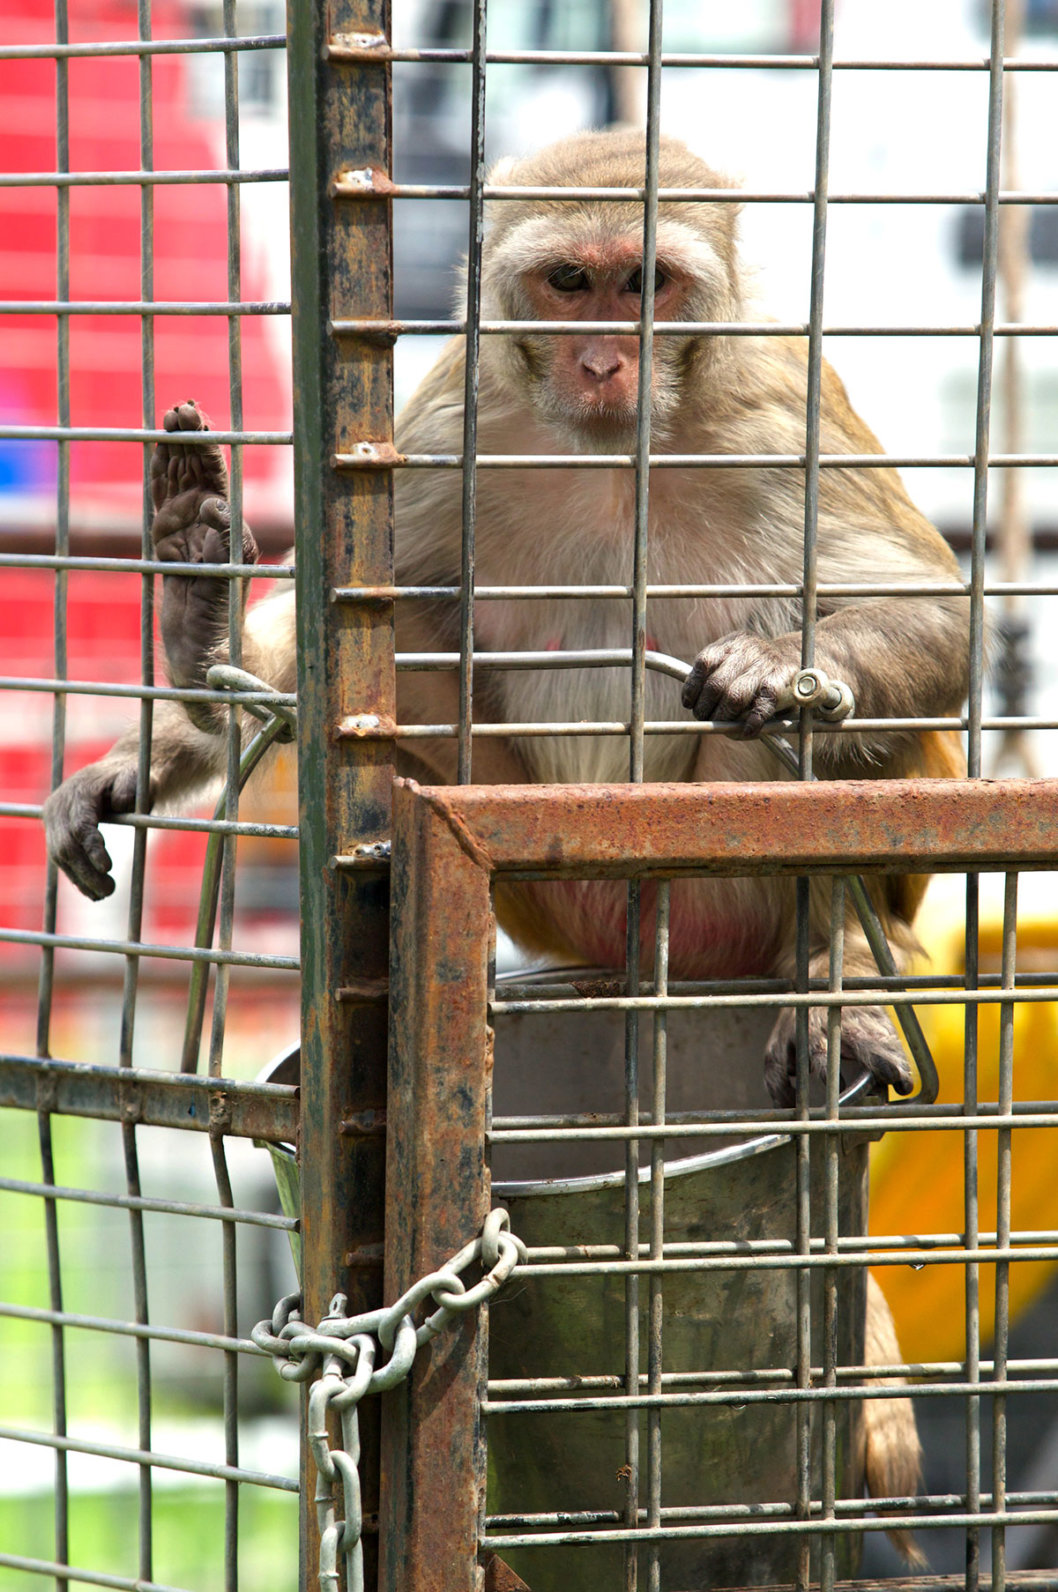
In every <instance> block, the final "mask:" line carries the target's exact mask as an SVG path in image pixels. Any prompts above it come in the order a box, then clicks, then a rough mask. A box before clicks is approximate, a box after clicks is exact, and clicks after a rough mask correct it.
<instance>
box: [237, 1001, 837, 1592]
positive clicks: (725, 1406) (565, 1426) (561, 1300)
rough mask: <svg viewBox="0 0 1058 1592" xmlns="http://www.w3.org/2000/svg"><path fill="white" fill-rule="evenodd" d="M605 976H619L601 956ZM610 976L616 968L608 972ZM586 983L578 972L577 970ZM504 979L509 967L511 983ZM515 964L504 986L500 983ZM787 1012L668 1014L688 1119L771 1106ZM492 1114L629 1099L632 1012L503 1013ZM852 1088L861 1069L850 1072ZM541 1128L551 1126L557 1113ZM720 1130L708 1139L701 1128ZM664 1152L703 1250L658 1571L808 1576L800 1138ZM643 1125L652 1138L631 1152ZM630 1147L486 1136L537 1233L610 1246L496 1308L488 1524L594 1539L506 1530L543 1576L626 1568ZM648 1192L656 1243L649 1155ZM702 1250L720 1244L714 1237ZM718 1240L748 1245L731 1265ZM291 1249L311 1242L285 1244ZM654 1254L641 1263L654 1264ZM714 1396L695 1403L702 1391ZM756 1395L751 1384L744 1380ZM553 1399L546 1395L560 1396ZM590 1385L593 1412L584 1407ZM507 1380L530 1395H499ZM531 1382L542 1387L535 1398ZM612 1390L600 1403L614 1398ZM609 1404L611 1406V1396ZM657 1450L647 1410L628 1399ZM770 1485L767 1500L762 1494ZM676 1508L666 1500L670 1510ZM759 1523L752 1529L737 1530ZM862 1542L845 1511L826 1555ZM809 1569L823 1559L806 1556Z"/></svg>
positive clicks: (815, 1198) (665, 1327) (602, 1580)
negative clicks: (781, 1020) (589, 1263)
mask: <svg viewBox="0 0 1058 1592" xmlns="http://www.w3.org/2000/svg"><path fill="white" fill-rule="evenodd" d="M599 978H600V975H598V974H587V973H585V972H584V971H583V970H578V971H577V972H576V973H568V972H561V973H546V974H537V975H534V976H532V977H529V978H526V976H525V975H518V976H517V984H518V985H519V986H526V985H529V986H532V987H535V988H537V989H539V991H540V993H541V994H550V995H555V994H556V993H562V992H563V987H564V986H566V985H568V986H570V987H571V988H574V989H576V990H578V991H582V992H583V991H585V990H587V989H589V988H592V987H594V988H596V989H597V988H599V987H600V984H599ZM603 978H604V979H605V978H606V975H603ZM613 978H614V975H609V981H610V982H611V983H612V981H613ZM586 981H587V982H586ZM506 982H507V984H508V988H509V987H510V983H511V981H509V980H508V981H506ZM504 983H505V981H504V980H503V979H501V980H500V981H499V984H498V988H497V994H498V995H500V994H501V993H503V991H504ZM773 1016H774V1014H773V1013H771V1012H769V1011H767V1010H758V1011H755V1010H753V1009H747V1008H739V1009H717V1008H713V1009H707V1008H698V1009H690V1010H689V1009H682V1010H677V1011H672V1012H670V1013H669V1014H668V1023H667V1026H668V1034H667V1052H668V1058H667V1080H666V1090H665V1094H666V1115H667V1117H668V1118H669V1120H672V1121H677V1122H678V1121H680V1120H681V1118H684V1119H685V1117H686V1115H687V1114H689V1113H693V1112H699V1113H704V1112H709V1113H715V1112H717V1111H730V1112H731V1113H732V1115H736V1114H739V1113H744V1112H747V1111H753V1110H758V1111H764V1112H765V1113H766V1114H771V1113H768V1100H767V1095H766V1093H765V1090H764V1084H763V1075H762V1067H761V1057H762V1056H763V1052H764V1046H765V1042H766V1039H767V1034H768V1030H769V1027H770V1024H771V1022H772V1020H773ZM495 1027H496V1046H495V1056H496V1069H495V1075H494V1100H493V1105H494V1115H495V1117H496V1118H497V1119H498V1120H504V1121H512V1120H518V1121H529V1120H530V1119H536V1120H537V1121H539V1122H540V1123H545V1122H548V1121H555V1120H557V1119H558V1120H560V1119H562V1118H565V1119H566V1120H567V1121H572V1120H573V1119H578V1120H583V1119H584V1117H585V1116H589V1115H590V1116H592V1117H594V1119H595V1120H596V1121H598V1122H605V1121H607V1120H611V1119H612V1118H613V1117H614V1116H617V1115H620V1112H621V1107H622V1102H623V1100H624V1096H625V1089H626V1029H625V1018H624V1015H623V1014H622V1013H619V1012H614V1011H605V1010H603V1011H600V1010H598V1009H585V1010H583V1011H580V1012H561V1013H547V1012H542V1013H540V1014H535V1013H521V1012H518V1013H504V1012H500V1013H498V1014H497V1016H496V1022H495ZM649 1029H650V1021H649V1018H647V1017H645V1016H644V1017H641V1019H640V1022H639V1033H638V1034H637V1041H638V1045H637V1048H638V1050H639V1052H640V1054H641V1055H642V1057H643V1065H642V1066H641V1067H640V1069H639V1084H640V1088H639V1095H640V1100H641V1103H642V1109H643V1116H642V1121H643V1122H644V1123H646V1122H648V1121H649V1120H650V1117H649V1101H650V1099H651V1094H652V1089H653V1078H652V1075H651V1074H652V1069H651V1064H650V1053H651V1045H650V1042H649V1040H650V1034H649ZM297 1066H298V1055H297V1051H296V1050H293V1051H290V1052H288V1053H286V1054H285V1055H284V1056H282V1057H281V1058H279V1060H278V1061H277V1062H276V1063H275V1064H273V1067H272V1068H270V1069H269V1074H268V1076H269V1077H270V1079H271V1080H272V1081H273V1082H292V1081H296V1076H297ZM853 1092H855V1093H856V1094H857V1095H859V1094H860V1093H862V1089H861V1088H860V1087H856V1088H855V1090H854V1091H853ZM545 1131H546V1130H545ZM706 1142H708V1144H709V1145H710V1146H711V1147H710V1148H708V1149H702V1148H701V1146H702V1145H703V1144H705V1143H706ZM678 1146H679V1150H680V1151H683V1152H685V1151H686V1149H687V1148H692V1149H694V1150H695V1151H696V1153H694V1154H691V1155H687V1154H686V1153H677V1155H676V1156H675V1157H674V1158H672V1159H667V1160H666V1163H665V1179H664V1196H663V1198H664V1228H665V1241H666V1245H667V1246H668V1245H671V1244H684V1245H686V1246H687V1248H688V1250H694V1251H695V1254H696V1255H697V1256H698V1257H699V1258H697V1259H695V1258H689V1259H688V1263H687V1266H686V1269H683V1270H679V1271H676V1272H675V1273H669V1274H666V1275H665V1278H664V1281H663V1284H662V1301H663V1302H662V1320H661V1337H662V1364H663V1373H662V1379H663V1388H664V1392H665V1393H666V1394H667V1395H671V1394H679V1393H685V1394H686V1395H688V1401H687V1403H686V1404H685V1405H683V1406H682V1407H677V1408H669V1409H666V1411H665V1413H664V1416H663V1418H662V1439H661V1467H662V1468H661V1494H662V1499H663V1506H662V1507H663V1511H669V1512H671V1514H672V1515H673V1516H678V1519H673V1521H672V1523H671V1524H669V1523H666V1524H665V1527H664V1541H663V1543H662V1545H661V1551H660V1569H661V1586H662V1587H663V1588H670V1589H673V1592H676V1589H689V1588H692V1587H704V1586H725V1585H728V1586H734V1585H740V1586H753V1585H768V1584H781V1583H783V1582H788V1581H790V1580H792V1579H793V1578H794V1576H795V1574H796V1569H797V1559H798V1549H799V1541H800V1539H799V1537H798V1536H797V1535H795V1534H793V1533H791V1532H789V1531H787V1532H786V1533H785V1534H784V1533H783V1532H782V1530H781V1529H780V1530H779V1531H771V1532H769V1531H768V1530H767V1529H766V1526H765V1524H764V1522H765V1521H766V1520H767V1519H768V1518H769V1516H770V1517H771V1518H773V1519H776V1520H778V1521H780V1522H781V1521H783V1520H784V1519H785V1520H790V1521H792V1520H795V1519H796V1518H797V1515H796V1503H795V1495H796V1475H797V1458H796V1449H795V1444H796V1413H795V1412H796V1406H795V1405H794V1404H793V1403H791V1402H788V1401H783V1402H777V1401H775V1400H774V1399H773V1398H769V1397H768V1393H769V1392H772V1393H774V1392H775V1391H776V1390H778V1389H782V1388H789V1387H790V1385H791V1383H792V1379H793V1374H794V1373H793V1367H794V1366H795V1364H796V1361H797V1315H798V1311H797V1274H796V1269H795V1265H794V1264H793V1257H794V1255H795V1253H796V1247H797V1232H796V1228H797V1221H796V1186H797V1180H796V1155H797V1150H796V1146H795V1144H794V1143H793V1142H791V1141H790V1140H789V1139H788V1138H786V1137H785V1136H782V1135H778V1134H775V1133H770V1134H762V1135H760V1136H758V1137H754V1138H750V1139H746V1138H745V1137H744V1136H738V1137H736V1136H732V1138H731V1140H730V1141H724V1140H720V1141H718V1140H716V1139H715V1138H713V1139H710V1140H709V1141H705V1140H704V1139H703V1140H695V1139H690V1140H688V1139H686V1138H685V1139H682V1140H680V1141H678ZM268 1149H269V1150H270V1152H271V1153H272V1156H273V1160H274V1163H275V1167H276V1176H277V1181H278V1184H279V1189H280V1197H281V1201H282V1204H283V1208H284V1210H285V1211H286V1212H287V1214H288V1215H292V1214H296V1213H297V1202H298V1191H297V1169H296V1165H295V1162H294V1157H293V1152H292V1151H291V1150H289V1149H288V1148H287V1147H285V1146H276V1145H269V1146H268ZM649 1151H650V1141H649V1140H643V1141H640V1154H639V1160H640V1161H641V1162H643V1161H645V1160H647V1159H649ZM624 1157H625V1144H624V1143H622V1142H620V1141H618V1140H608V1141H607V1140H604V1141H601V1142H600V1141H598V1140H594V1141H591V1140H587V1139H585V1138H584V1137H583V1136H579V1135H578V1134H577V1130H576V1127H571V1128H569V1129H568V1130H562V1131H561V1132H559V1133H555V1134H553V1135H552V1136H551V1138H549V1139H546V1138H545V1139H544V1140H543V1141H542V1142H537V1143H528V1144H514V1145H512V1144H507V1143H502V1144H500V1145H498V1146H497V1147H496V1148H495V1149H494V1151H493V1155H492V1170H493V1203H494V1204H500V1205H503V1206H505V1207H506V1208H507V1210H508V1211H509V1213H510V1218H511V1227H512V1230H513V1231H514V1232H515V1233H517V1234H518V1236H519V1237H520V1238H521V1239H522V1240H523V1241H524V1242H525V1243H526V1244H527V1245H528V1246H529V1248H530V1250H532V1251H534V1252H537V1253H539V1252H541V1251H544V1250H550V1251H555V1252H556V1253H557V1252H563V1253H567V1254H568V1253H569V1252H570V1251H571V1250H576V1249H582V1250H583V1251H584V1253H585V1255H588V1254H592V1255H595V1254H600V1253H602V1252H603V1251H604V1250H607V1249H608V1251H609V1252H611V1253H612V1254H613V1256H614V1260H615V1263H614V1264H613V1265H612V1267H610V1268H608V1267H607V1266H606V1265H605V1263H604V1264H603V1265H601V1266H600V1267H599V1268H598V1269H597V1270H596V1271H595V1272H594V1273H593V1275H590V1276H585V1275H571V1276H570V1277H568V1278H566V1277H555V1276H548V1277H542V1278H537V1277H531V1278H530V1279H529V1280H527V1281H526V1282H525V1283H523V1284H522V1285H521V1286H519V1285H518V1283H517V1281H516V1282H515V1283H514V1284H513V1285H512V1286H511V1287H510V1288H508V1289H507V1290H506V1291H505V1292H504V1293H503V1294H502V1295H501V1296H500V1297H499V1298H498V1299H497V1300H496V1301H495V1302H494V1303H493V1305H492V1307H491V1309H490V1312H489V1388H488V1399H489V1407H490V1412H489V1414H488V1417H487V1438H488V1456H489V1490H488V1500H487V1511H488V1518H489V1525H490V1528H492V1529H498V1530H500V1531H503V1532H505V1533H510V1532H511V1531H518V1532H522V1533H525V1534H527V1535H530V1534H532V1532H533V1530H534V1523H535V1528H536V1529H538V1530H539V1531H540V1532H541V1533H546V1531H547V1530H548V1528H549V1527H551V1528H552V1529H553V1528H554V1527H555V1526H556V1525H561V1526H562V1527H564V1528H566V1529H568V1528H569V1527H570V1526H573V1525H578V1526H583V1528H584V1532H585V1538H586V1540H585V1541H584V1542H583V1543H582V1544H577V1545H570V1544H563V1545H555V1544H553V1543H548V1544H547V1545H546V1546H544V1545H543V1544H542V1545H541V1547H540V1548H536V1549H534V1548H532V1547H529V1546H524V1547H522V1548H521V1549H518V1548H504V1550H503V1556H504V1559H505V1561H506V1562H507V1563H508V1564H509V1565H510V1566H511V1567H512V1568H513V1569H515V1570H516V1571H517V1573H518V1574H520V1575H521V1576H522V1577H523V1578H524V1580H525V1581H526V1582H527V1584H528V1585H529V1586H530V1587H531V1588H532V1592H559V1589H562V1592H571V1589H576V1588H585V1589H587V1588H594V1587H598V1586H609V1585H617V1584H619V1582H620V1579H621V1576H622V1573H623V1572H622V1566H623V1557H624V1545H623V1543H622V1542H621V1541H620V1540H615V1539H614V1538H613V1537H612V1536H611V1535H610V1534H611V1533H613V1532H615V1531H617V1530H619V1529H620V1527H621V1525H622V1522H623V1519H624V1516H623V1512H622V1503H623V1488H624V1483H623V1467H624V1466H625V1464H626V1453H627V1422H628V1418H629V1416H628V1412H629V1404H628V1391H629V1390H628V1389H627V1387H626V1379H625V1371H624V1362H625V1352H626V1351H625V1345H626V1311H627V1308H628V1307H627V1301H626V1271H627V1268H626V1267H624V1266H622V1265H620V1264H619V1263H617V1262H618V1260H619V1257H620V1255H621V1254H622V1253H623V1251H624V1249H625V1233H626V1204H627V1185H626V1172H625V1168H624V1165H623V1162H624ZM823 1174H824V1160H823V1156H822V1155H821V1154H820V1155H817V1156H816V1157H815V1158H814V1163H813V1170H812V1209H813V1211H820V1210H822V1208H823V1201H824V1195H823ZM637 1182H638V1185H639V1187H638V1205H639V1222H640V1233H641V1244H642V1250H643V1252H645V1247H646V1239H647V1235H648V1234H649V1230H650V1225H651V1214H652V1213H651V1171H650V1167H649V1165H645V1164H641V1165H640V1167H639V1172H638V1178H637ZM866 1219H867V1151H866V1142H865V1140H864V1139H858V1140H857V1141H855V1142H851V1143H848V1144H847V1147H846V1149H845V1150H844V1151H843V1153H842V1155H841V1159H840V1171H839V1230H840V1232H841V1234H842V1235H859V1234H863V1233H864V1232H865V1231H866ZM703 1248H704V1249H706V1250H712V1251H714V1253H713V1254H711V1255H710V1258H709V1259H708V1260H705V1261H704V1262H703V1260H702V1259H701V1251H702V1249H703ZM723 1248H726V1249H727V1252H728V1254H730V1255H732V1256H734V1257H735V1258H736V1266H735V1268H732V1267H731V1266H730V1264H728V1265H727V1266H725V1265H724V1263H723V1259H722V1258H721V1254H720V1251H721V1250H722V1249H723ZM783 1255H787V1256H789V1257H790V1261H791V1263H790V1264H787V1265H782V1264H779V1265H767V1264H765V1265H760V1264H749V1265H747V1263H746V1262H747V1259H748V1257H750V1256H756V1257H758V1260H764V1259H765V1257H768V1256H771V1257H781V1256H783ZM295 1258H297V1257H295ZM641 1271H643V1272H647V1271H648V1268H647V1267H646V1266H645V1265H643V1264H642V1262H641ZM812 1278H813V1281H812V1287H811V1317H812V1323H813V1336H812V1363H813V1364H815V1365H818V1364H820V1363H821V1361H822V1359H823V1353H822V1347H821V1344H820V1343H819V1342H818V1341H817V1339H818V1337H819V1333H820V1328H821V1324H822V1322H823V1320H824V1309H823V1301H822V1288H823V1272H822V1271H821V1270H818V1269H817V1270H815V1271H814V1272H813V1274H812ZM639 1290H640V1299H639V1301H638V1305H637V1310H638V1315H639V1317H640V1342H641V1344H642V1346H643V1353H642V1367H643V1374H641V1376H640V1389H639V1391H640V1393H642V1394H646V1392H647V1388H646V1380H647V1379H646V1375H645V1367H646V1346H647V1344H648V1341H649V1333H650V1323H649V1320H648V1315H649V1298H648V1276H646V1275H644V1276H642V1278H641V1281H640V1283H639ZM865 1290H866V1272H865V1271H864V1270H863V1269H861V1268H859V1267H843V1268H841V1269H840V1271H839V1273H838V1317H837V1321H838V1325H837V1337H838V1343H837V1364H838V1365H839V1366H853V1365H862V1364H863V1362H864V1318H865ZM703 1394H705V1395H709V1396H710V1397H711V1399H712V1400H714V1401H713V1402H703V1401H702V1395H703ZM747 1394H748V1395H749V1396H748V1398H747V1397H746V1395H747ZM553 1395H557V1396H558V1399H559V1402H560V1404H561V1405H562V1409H561V1411H560V1412H558V1413H556V1411H555V1410H554V1408H553V1406H552V1403H551V1402H550V1396H553ZM571 1395H572V1398H573V1400H574V1401H576V1402H582V1403H583V1405H584V1409H583V1411H580V1410H577V1409H576V1408H570V1407H569V1404H570V1401H571ZM515 1400H517V1401H518V1403H519V1408H518V1409H515V1410H504V1409H503V1408H502V1406H503V1405H504V1404H505V1403H507V1402H513V1401H515ZM528 1401H534V1403H536V1404H537V1405H538V1407H537V1408H534V1409H532V1410H527V1409H526V1408H525V1403H526V1402H528ZM600 1406H602V1407H600ZM606 1406H609V1407H606ZM813 1416H814V1418H813V1420H812V1424H811V1449H812V1476H813V1481H812V1496H814V1497H817V1498H818V1497H819V1496H820V1454H821V1429H822V1410H821V1406H819V1405H817V1406H816V1407H815V1410H814V1412H813ZM636 1419H637V1420H638V1424H639V1426H640V1427H641V1428H642V1430H641V1435H640V1447H641V1451H642V1453H643V1454H644V1455H646V1453H647V1440H646V1420H647V1416H646V1410H645V1408H641V1409H640V1410H639V1412H638V1416H637V1417H636ZM861 1422H862V1404H861V1403H860V1402H859V1401H857V1400H843V1401H841V1403H840V1404H839V1405H838V1406H837V1409H836V1418H835V1439H836V1451H837V1493H838V1496H839V1497H845V1498H859V1497H861V1496H862V1494H863V1458H862V1439H861ZM769 1506H770V1508H769ZM662 1518H663V1520H664V1519H665V1515H664V1513H663V1516H662ZM747 1527H748V1529H747ZM860 1545H861V1539H860V1535H859V1533H858V1532H856V1531H855V1530H850V1531H849V1532H847V1533H845V1534H843V1535H841V1536H840V1537H839V1539H838V1542H837V1545H836V1551H835V1568H836V1570H837V1573H838V1574H839V1575H840V1576H851V1575H853V1574H855V1571H856V1568H857V1566H858V1563H859V1557H860ZM813 1563H814V1569H813V1574H818V1565H817V1564H816V1563H815V1561H813Z"/></svg>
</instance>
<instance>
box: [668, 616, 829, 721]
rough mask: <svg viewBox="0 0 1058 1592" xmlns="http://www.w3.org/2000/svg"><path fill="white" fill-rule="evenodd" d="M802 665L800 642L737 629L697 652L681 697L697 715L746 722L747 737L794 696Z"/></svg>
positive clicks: (787, 705) (698, 717)
mask: <svg viewBox="0 0 1058 1592" xmlns="http://www.w3.org/2000/svg"><path fill="white" fill-rule="evenodd" d="M800 666H801V654H800V641H799V639H798V637H796V636H780V637H779V638H778V639H777V640H774V641H769V640H767V639H766V638H765V637H763V636H754V635H750V634H749V633H748V632H747V631H744V630H736V631H734V632H733V633H732V634H731V635H730V636H722V637H721V638H720V640H719V641H714V642H713V644H712V646H709V647H705V648H703V650H702V651H701V652H700V653H699V654H698V656H697V658H695V660H694V664H693V665H692V667H691V672H690V674H689V675H688V676H687V679H686V681H685V682H684V686H683V692H682V700H683V705H684V707H685V708H690V710H691V712H692V713H693V714H694V716H695V718H696V719H720V720H730V721H731V723H732V724H738V723H740V724H741V731H740V733H741V735H742V738H743V739H744V740H753V739H754V738H755V737H756V736H758V735H759V734H760V732H761V728H762V726H763V725H764V724H765V723H766V722H767V720H768V719H772V718H774V717H775V715H776V714H777V713H779V712H781V710H782V709H783V708H786V707H789V705H790V703H791V702H792V701H793V680H794V676H795V675H796V674H797V671H798V669H799V668H800Z"/></svg>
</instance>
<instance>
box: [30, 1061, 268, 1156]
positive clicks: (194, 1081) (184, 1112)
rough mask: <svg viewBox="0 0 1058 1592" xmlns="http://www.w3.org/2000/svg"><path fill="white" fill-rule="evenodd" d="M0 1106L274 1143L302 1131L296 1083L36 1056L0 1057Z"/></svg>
mask: <svg viewBox="0 0 1058 1592" xmlns="http://www.w3.org/2000/svg"><path fill="white" fill-rule="evenodd" d="M0 1106H9V1107H12V1108H14V1109H15V1110H20V1111H49V1112H53V1113H56V1114H58V1115H67V1116H76V1117H97V1118H99V1119H100V1120H102V1121H104V1122H134V1123H139V1124H142V1125H143V1126H145V1127H152V1128H154V1127H158V1128H187V1129H190V1130H191V1131H192V1132H197V1133H208V1132H209V1131H210V1129H211V1128H212V1127H219V1128H220V1129H221V1130H222V1131H223V1132H224V1133H225V1134H228V1135H230V1136H231V1137H233V1138H240V1139H264V1140H267V1141H268V1142H269V1143H272V1144H294V1143H296V1141H297V1133H298V1091H297V1089H296V1088H293V1087H292V1086H290V1085H286V1084H261V1083H236V1082H234V1081H233V1080H231V1079H225V1078H197V1077H194V1076H192V1075H190V1074H188V1073H170V1072H144V1071H142V1070H140V1069H136V1070H133V1069H131V1068H127V1067H125V1068H120V1069H119V1068H117V1067H86V1066H83V1065H81V1063H79V1062H72V1061H50V1060H43V1059H40V1058H35V1057H31V1056H0Z"/></svg>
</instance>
